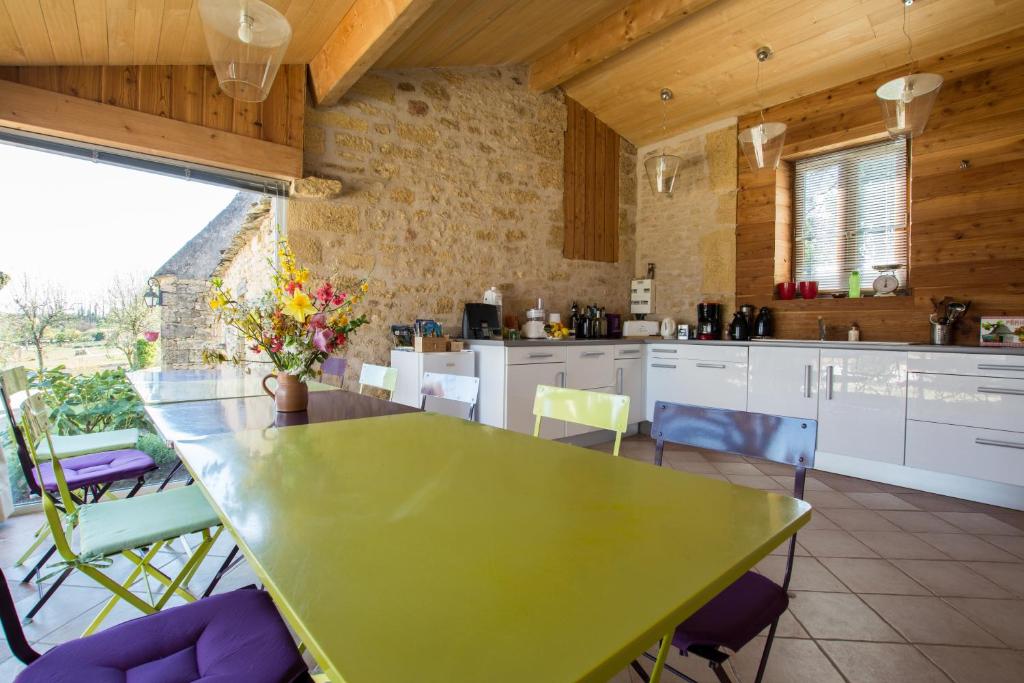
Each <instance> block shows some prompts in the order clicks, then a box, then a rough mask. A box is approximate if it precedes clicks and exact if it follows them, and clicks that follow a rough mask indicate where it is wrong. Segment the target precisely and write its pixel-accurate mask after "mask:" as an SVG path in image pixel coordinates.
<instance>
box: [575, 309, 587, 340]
mask: <svg viewBox="0 0 1024 683" xmlns="http://www.w3.org/2000/svg"><path fill="white" fill-rule="evenodd" d="M576 338H577V339H589V338H590V318H588V317H587V316H586V314H584V315H581V316H579V317H578V318H577V319H576Z"/></svg>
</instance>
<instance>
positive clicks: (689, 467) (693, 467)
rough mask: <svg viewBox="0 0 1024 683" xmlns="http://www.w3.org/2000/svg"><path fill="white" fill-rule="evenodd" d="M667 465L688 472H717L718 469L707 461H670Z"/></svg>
mask: <svg viewBox="0 0 1024 683" xmlns="http://www.w3.org/2000/svg"><path fill="white" fill-rule="evenodd" d="M669 467H671V468H672V469H674V470H679V471H680V472H689V473H690V474H715V475H717V474H718V470H716V469H715V466H714V465H712V464H711V463H709V462H676V463H671V464H670V465H669Z"/></svg>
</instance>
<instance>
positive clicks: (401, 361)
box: [391, 349, 476, 408]
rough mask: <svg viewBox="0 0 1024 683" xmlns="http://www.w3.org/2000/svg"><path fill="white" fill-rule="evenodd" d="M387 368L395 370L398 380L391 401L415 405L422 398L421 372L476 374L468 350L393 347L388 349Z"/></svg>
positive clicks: (473, 359)
mask: <svg viewBox="0 0 1024 683" xmlns="http://www.w3.org/2000/svg"><path fill="white" fill-rule="evenodd" d="M391 367H393V368H395V369H397V370H398V383H397V384H396V385H395V391H394V393H393V394H392V396H391V400H392V401H394V402H395V403H401V404H403V405H407V406H413V407H415V408H419V407H420V403H421V401H422V400H423V399H422V397H421V396H420V387H421V385H422V382H423V373H425V372H436V373H440V374H444V375H463V376H465V377H476V361H475V358H474V356H473V354H472V353H471V352H469V351H442V352H438V353H416V352H415V351H399V350H397V349H394V350H392V351H391Z"/></svg>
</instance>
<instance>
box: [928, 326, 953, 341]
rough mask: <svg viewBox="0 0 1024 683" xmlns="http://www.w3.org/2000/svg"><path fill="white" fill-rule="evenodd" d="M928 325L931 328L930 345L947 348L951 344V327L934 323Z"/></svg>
mask: <svg viewBox="0 0 1024 683" xmlns="http://www.w3.org/2000/svg"><path fill="white" fill-rule="evenodd" d="M929 322H930V321H929ZM930 324H931V326H932V336H931V343H932V344H933V345H935V346H949V345H950V344H952V343H953V325H951V324H948V323H947V324H942V323H936V322H930Z"/></svg>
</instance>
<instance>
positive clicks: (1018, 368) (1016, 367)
mask: <svg viewBox="0 0 1024 683" xmlns="http://www.w3.org/2000/svg"><path fill="white" fill-rule="evenodd" d="M978 369H979V370H1015V371H1017V372H1024V365H998V364H994V363H978Z"/></svg>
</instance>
